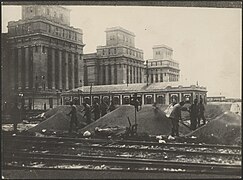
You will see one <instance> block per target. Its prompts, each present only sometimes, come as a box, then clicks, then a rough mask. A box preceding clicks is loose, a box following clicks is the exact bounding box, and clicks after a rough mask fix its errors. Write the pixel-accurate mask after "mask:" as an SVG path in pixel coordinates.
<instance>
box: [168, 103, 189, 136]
mask: <svg viewBox="0 0 243 180" xmlns="http://www.w3.org/2000/svg"><path fill="white" fill-rule="evenodd" d="M184 104H185V102H184V101H181V102H180V103H178V104H176V105H175V106H174V107H173V110H172V112H171V114H170V117H169V118H170V119H171V121H172V132H171V135H172V136H179V120H180V119H181V110H182V106H184Z"/></svg>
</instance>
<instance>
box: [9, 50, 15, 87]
mask: <svg viewBox="0 0 243 180" xmlns="http://www.w3.org/2000/svg"><path fill="white" fill-rule="evenodd" d="M10 52H12V53H11V54H10V63H9V65H10V69H9V70H10V74H11V76H10V78H11V79H10V83H11V89H15V87H16V82H17V81H16V80H17V79H15V77H16V75H15V73H16V72H17V71H16V70H15V67H16V60H15V58H16V49H15V48H13V49H11V50H10Z"/></svg>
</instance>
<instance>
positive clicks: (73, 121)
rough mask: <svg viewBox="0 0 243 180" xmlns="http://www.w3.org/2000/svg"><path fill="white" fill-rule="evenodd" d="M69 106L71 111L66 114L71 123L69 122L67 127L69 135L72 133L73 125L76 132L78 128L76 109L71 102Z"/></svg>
mask: <svg viewBox="0 0 243 180" xmlns="http://www.w3.org/2000/svg"><path fill="white" fill-rule="evenodd" d="M70 106H71V111H70V112H69V113H68V114H67V116H71V121H70V127H69V133H71V132H72V130H73V125H74V124H75V126H76V128H75V129H76V130H77V127H78V120H77V107H76V106H75V105H74V104H73V102H70Z"/></svg>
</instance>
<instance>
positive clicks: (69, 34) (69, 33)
mask: <svg viewBox="0 0 243 180" xmlns="http://www.w3.org/2000/svg"><path fill="white" fill-rule="evenodd" d="M68 37H69V39H71V31H69V32H68Z"/></svg>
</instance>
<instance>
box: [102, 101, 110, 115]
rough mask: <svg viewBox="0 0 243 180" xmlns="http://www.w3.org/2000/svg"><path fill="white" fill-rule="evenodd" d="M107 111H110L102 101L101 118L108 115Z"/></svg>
mask: <svg viewBox="0 0 243 180" xmlns="http://www.w3.org/2000/svg"><path fill="white" fill-rule="evenodd" d="M107 109H108V105H107V104H106V103H105V102H104V100H103V99H102V100H101V104H100V111H101V116H104V115H106V113H107Z"/></svg>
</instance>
